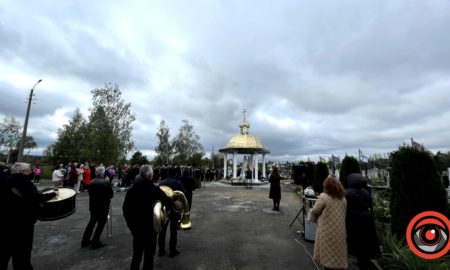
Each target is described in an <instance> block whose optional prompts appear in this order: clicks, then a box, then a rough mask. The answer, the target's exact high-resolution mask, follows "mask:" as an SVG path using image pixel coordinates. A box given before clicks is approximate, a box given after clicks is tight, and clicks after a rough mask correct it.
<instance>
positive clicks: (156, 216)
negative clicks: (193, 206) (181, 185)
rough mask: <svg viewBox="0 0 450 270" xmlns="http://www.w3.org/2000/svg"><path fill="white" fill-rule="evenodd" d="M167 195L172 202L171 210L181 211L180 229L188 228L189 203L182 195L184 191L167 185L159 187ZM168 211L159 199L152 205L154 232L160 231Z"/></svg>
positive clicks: (189, 223)
mask: <svg viewBox="0 0 450 270" xmlns="http://www.w3.org/2000/svg"><path fill="white" fill-rule="evenodd" d="M159 188H160V189H161V190H162V191H164V193H165V194H166V196H167V197H169V198H170V199H171V200H172V202H173V207H172V211H175V212H177V213H183V217H182V219H181V229H183V230H190V229H191V222H190V221H189V203H188V201H187V199H186V196H184V193H183V192H181V191H178V190H172V189H171V188H170V187H168V186H160V187H159ZM167 219H168V211H167V209H166V207H165V206H163V205H162V203H161V202H160V201H157V202H156V203H155V205H154V206H153V228H154V230H155V232H156V233H160V232H161V230H162V227H163V225H164V224H165V223H166V222H167Z"/></svg>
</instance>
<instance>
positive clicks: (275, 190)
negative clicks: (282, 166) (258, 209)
mask: <svg viewBox="0 0 450 270" xmlns="http://www.w3.org/2000/svg"><path fill="white" fill-rule="evenodd" d="M269 182H270V191H269V198H270V199H272V200H280V199H281V187H280V177H275V176H274V175H270V178H269Z"/></svg>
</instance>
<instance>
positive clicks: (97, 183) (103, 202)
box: [88, 178, 114, 212]
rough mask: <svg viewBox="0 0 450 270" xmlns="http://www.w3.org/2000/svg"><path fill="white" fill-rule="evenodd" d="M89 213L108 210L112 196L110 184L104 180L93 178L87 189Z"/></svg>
mask: <svg viewBox="0 0 450 270" xmlns="http://www.w3.org/2000/svg"><path fill="white" fill-rule="evenodd" d="M88 191H89V211H91V212H92V211H102V210H106V209H109V205H110V203H111V199H112V197H113V196H114V191H113V189H112V186H111V183H110V182H109V181H107V180H106V179H105V178H95V179H94V180H92V181H91V184H90V185H89V187H88Z"/></svg>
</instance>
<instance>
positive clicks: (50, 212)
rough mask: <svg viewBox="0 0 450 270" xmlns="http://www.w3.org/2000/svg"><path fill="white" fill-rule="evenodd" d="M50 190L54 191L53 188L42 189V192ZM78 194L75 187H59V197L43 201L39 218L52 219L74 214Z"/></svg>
mask: <svg viewBox="0 0 450 270" xmlns="http://www.w3.org/2000/svg"><path fill="white" fill-rule="evenodd" d="M50 192H53V189H52V188H48V189H44V190H42V193H50ZM76 195H77V192H76V191H75V190H74V189H71V188H59V189H58V196H57V197H55V198H53V199H51V200H49V201H46V202H44V203H42V208H41V213H40V215H39V217H38V219H39V220H41V221H51V220H58V219H62V218H65V217H68V216H70V215H72V214H73V213H75V211H76Z"/></svg>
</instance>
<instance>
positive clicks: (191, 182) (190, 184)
mask: <svg viewBox="0 0 450 270" xmlns="http://www.w3.org/2000/svg"><path fill="white" fill-rule="evenodd" d="M179 181H180V182H181V184H182V185H183V187H184V189H185V190H186V193H188V194H189V193H190V194H191V196H192V191H194V190H195V189H196V188H197V185H196V183H195V179H194V177H192V176H183V177H180V180H179Z"/></svg>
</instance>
